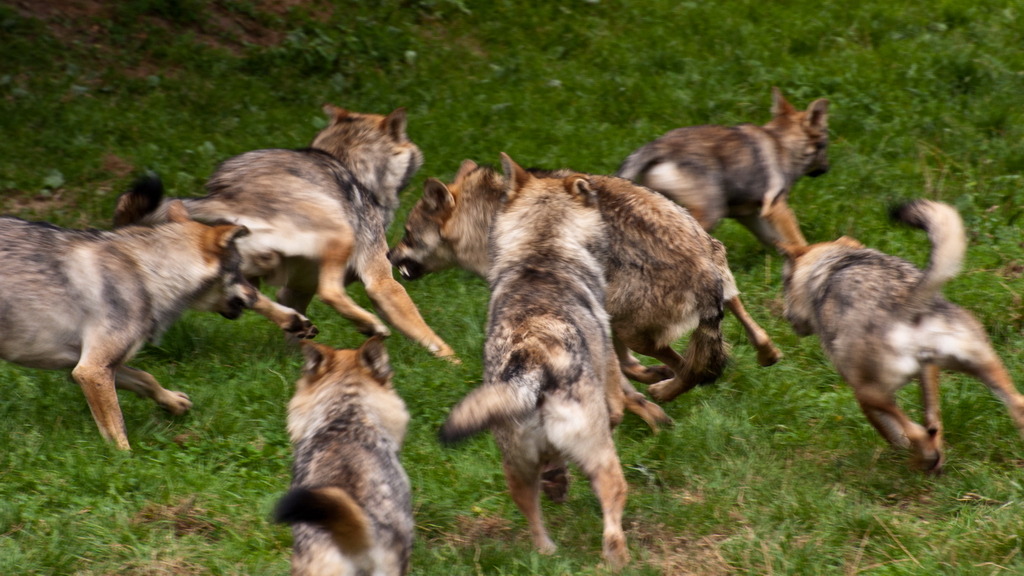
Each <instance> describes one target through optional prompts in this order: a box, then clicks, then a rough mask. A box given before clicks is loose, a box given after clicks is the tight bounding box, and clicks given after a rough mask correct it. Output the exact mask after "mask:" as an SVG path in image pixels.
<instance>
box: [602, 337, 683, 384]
mask: <svg viewBox="0 0 1024 576" xmlns="http://www.w3.org/2000/svg"><path fill="white" fill-rule="evenodd" d="M612 343H613V344H615V355H616V356H618V358H619V365H620V366H621V367H622V373H623V374H625V375H626V378H629V379H630V380H636V381H637V382H643V383H644V384H654V383H655V382H660V381H662V380H665V379H666V378H671V377H672V376H673V373H672V370H671V369H669V368H668V367H667V366H644V365H643V364H641V363H640V362H639V361H638V360H637V359H636V357H634V356H633V354H631V353H630V351H629V348H627V347H626V345H625V344H623V343H622V340H619V337H618V336H616V335H615V334H614V333H613V334H612Z"/></svg>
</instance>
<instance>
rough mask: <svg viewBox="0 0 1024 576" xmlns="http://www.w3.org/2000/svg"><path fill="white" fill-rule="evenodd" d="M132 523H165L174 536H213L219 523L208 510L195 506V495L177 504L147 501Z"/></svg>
mask: <svg viewBox="0 0 1024 576" xmlns="http://www.w3.org/2000/svg"><path fill="white" fill-rule="evenodd" d="M132 524H167V525H170V526H171V527H172V528H173V529H174V535H175V536H179V537H180V536H184V535H186V534H200V535H203V536H207V537H210V536H213V535H214V533H215V532H216V531H217V527H218V525H219V524H220V522H218V521H217V520H216V519H215V518H211V516H210V511H209V510H206V509H203V508H200V507H198V506H196V496H194V495H193V496H188V497H185V498H182V499H181V500H179V501H178V503H177V504H154V503H152V502H151V503H149V504H146V505H145V506H143V507H142V510H139V513H138V514H136V515H135V518H133V519H132Z"/></svg>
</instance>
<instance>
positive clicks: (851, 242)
mask: <svg viewBox="0 0 1024 576" xmlns="http://www.w3.org/2000/svg"><path fill="white" fill-rule="evenodd" d="M835 243H836V244H840V245H842V246H847V247H849V248H857V249H860V248H863V247H864V245H863V244H861V243H860V241H859V240H857V239H856V238H851V237H849V236H840V237H839V238H837V239H836V240H835Z"/></svg>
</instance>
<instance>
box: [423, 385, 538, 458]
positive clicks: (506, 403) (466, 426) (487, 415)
mask: <svg viewBox="0 0 1024 576" xmlns="http://www.w3.org/2000/svg"><path fill="white" fill-rule="evenodd" d="M527 390H528V387H516V386H511V385H508V384H504V383H500V384H484V385H483V386H480V387H479V388H477V389H476V390H473V391H472V392H470V393H469V394H468V395H467V396H466V397H465V398H463V399H462V401H461V402H459V403H458V404H456V405H455V407H454V408H452V411H451V412H450V413H449V414H448V419H447V420H445V421H444V424H443V425H442V426H441V430H440V432H438V437H439V438H440V440H441V442H443V443H445V444H453V443H455V442H458V441H460V440H464V439H466V438H469V437H470V436H472V435H474V434H478V433H480V432H483V431H484V430H487V429H488V428H490V427H491V426H493V425H494V424H498V423H500V422H508V421H511V420H515V419H517V418H522V417H524V416H525V415H526V414H528V413H529V412H530V411H531V410H534V409H535V408H536V406H537V399H536V398H535V397H533V398H531V397H530V394H528V393H525V392H527ZM517 392H523V393H517Z"/></svg>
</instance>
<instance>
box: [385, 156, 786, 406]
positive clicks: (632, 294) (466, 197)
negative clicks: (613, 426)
mask: <svg viewBox="0 0 1024 576" xmlns="http://www.w3.org/2000/svg"><path fill="white" fill-rule="evenodd" d="M533 173H534V174H535V175H544V174H551V175H555V176H563V177H564V176H565V175H566V174H568V173H570V172H565V173H562V172H555V173H546V172H544V171H542V170H535V171H533ZM587 178H588V181H589V182H590V183H591V186H592V188H593V190H594V192H595V193H596V194H597V196H598V199H599V202H598V210H599V211H600V212H601V216H602V219H603V220H604V222H605V223H606V226H605V230H606V232H607V234H608V235H609V245H610V250H611V256H610V258H609V259H608V262H607V270H606V272H605V273H606V276H607V282H608V294H607V300H606V305H607V310H608V313H609V314H610V316H611V326H612V333H613V335H614V343H615V350H616V353H617V355H618V358H619V361H620V363H621V365H622V371H623V372H624V373H625V374H626V375H627V376H628V377H629V378H632V379H634V380H638V381H640V382H644V383H647V384H651V386H650V387H649V388H648V389H647V390H648V392H649V393H650V394H651V396H652V397H654V399H655V400H658V401H659V402H666V401H669V400H671V399H673V398H675V397H676V396H677V395H679V394H681V393H683V392H685V391H687V390H690V389H691V388H693V386H695V385H697V384H701V383H708V382H711V381H714V380H715V379H716V378H717V377H718V376H719V375H720V373H721V372H722V370H723V369H724V366H725V362H726V357H727V354H726V350H725V345H724V343H723V342H722V333H721V320H722V314H723V306H724V307H725V308H727V309H729V311H731V312H732V313H733V314H734V315H735V316H736V318H737V319H739V321H740V322H741V323H742V324H743V327H744V328H745V329H746V333H747V336H748V338H749V339H750V342H751V344H753V346H754V347H755V348H756V350H757V360H758V363H759V364H760V365H761V366H770V365H772V364H774V363H775V362H777V361H778V359H779V358H780V357H781V353H780V352H779V351H778V349H776V348H775V346H774V345H773V344H772V341H771V338H769V337H768V334H767V333H766V332H765V331H764V329H762V328H761V327H760V326H758V325H757V323H756V322H755V321H754V320H753V319H752V318H751V317H750V315H749V314H747V312H746V310H745V309H744V307H743V303H742V301H741V300H740V297H739V291H738V290H737V289H736V281H735V279H734V278H733V275H732V272H731V271H730V270H729V264H728V261H727V260H726V255H725V248H724V247H723V246H722V244H721V242H719V241H718V240H716V239H714V238H712V237H711V236H710V235H709V234H708V233H707V232H705V231H704V230H703V229H702V228H701V227H700V225H699V224H698V223H697V222H696V220H694V219H693V217H692V216H690V214H689V213H688V212H687V211H686V210H685V209H683V208H680V207H679V206H677V205H676V204H674V203H672V202H671V201H669V200H668V199H667V198H665V197H664V196H661V195H660V194H655V193H653V192H651V191H650V190H647V189H645V188H643V187H641V186H638V185H636V184H634V183H632V182H629V181H628V180H624V179H621V178H616V177H610V176H596V175H587ZM507 184H508V182H507V179H506V178H504V177H502V176H501V174H499V173H498V172H496V171H495V170H493V169H492V168H490V167H487V166H478V165H477V164H476V163H475V162H473V161H472V160H466V161H464V162H463V163H462V166H461V167H460V168H459V171H458V173H457V174H456V176H455V180H454V182H452V183H451V184H448V185H445V184H444V183H442V182H440V181H439V180H435V179H428V180H427V181H426V184H425V185H424V189H423V197H422V198H421V199H420V200H419V202H417V203H416V205H415V206H414V207H413V209H412V211H411V212H410V214H409V216H408V218H407V219H406V221H405V236H404V237H403V238H402V240H401V241H400V242H399V243H398V244H397V245H396V246H395V247H394V248H393V249H392V250H391V252H389V253H388V258H389V259H390V260H391V262H392V263H393V264H394V265H395V266H396V267H397V268H398V269H399V271H400V272H401V273H402V276H403V277H405V278H406V279H408V280H411V279H415V278H418V277H420V276H422V275H424V274H427V273H430V272H435V271H438V270H443V269H445V268H449V267H452V266H459V267H462V268H465V269H467V270H470V271H472V272H475V273H477V274H479V275H481V276H484V275H486V274H487V270H488V266H489V265H490V258H489V256H488V251H487V247H488V246H489V245H490V243H491V240H490V239H489V238H488V236H487V234H488V230H490V228H491V226H492V222H493V220H494V218H495V214H497V213H498V211H499V209H500V206H501V195H502V190H503V189H504V188H505V187H506V186H507ZM492 248H493V247H492ZM688 330H693V331H694V332H693V334H692V336H691V338H690V342H689V345H688V347H687V349H686V352H685V354H684V355H683V356H680V355H679V354H678V353H677V352H675V351H674V350H673V349H672V348H671V346H670V345H671V343H672V342H674V341H675V340H676V339H678V338H679V337H680V336H681V335H682V334H683V333H684V332H686V331H688ZM630 349H632V350H635V351H636V352H639V353H641V354H644V355H647V356H653V357H654V358H657V359H658V360H661V361H662V362H664V363H665V364H667V365H668V368H665V367H664V366H660V367H645V366H643V365H641V364H640V363H639V362H638V361H637V360H636V358H634V357H633V356H632V354H630ZM626 386H627V388H626V390H625V394H626V403H627V407H628V408H629V409H630V411H632V412H636V413H637V414H638V415H640V416H641V417H643V418H644V419H645V420H647V421H648V423H652V425H653V423H654V422H656V421H658V420H659V419H660V414H661V413H653V412H651V410H650V409H651V405H650V403H649V402H648V403H646V404H644V402H645V401H644V398H643V395H642V394H640V393H639V392H636V390H634V389H633V387H632V385H631V384H629V383H628V382H626ZM666 418H667V417H666Z"/></svg>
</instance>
